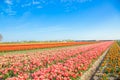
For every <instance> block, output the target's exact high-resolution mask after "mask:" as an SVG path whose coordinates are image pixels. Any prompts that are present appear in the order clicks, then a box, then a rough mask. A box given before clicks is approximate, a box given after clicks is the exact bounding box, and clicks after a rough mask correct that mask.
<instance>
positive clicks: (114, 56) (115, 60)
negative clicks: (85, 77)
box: [94, 43, 120, 80]
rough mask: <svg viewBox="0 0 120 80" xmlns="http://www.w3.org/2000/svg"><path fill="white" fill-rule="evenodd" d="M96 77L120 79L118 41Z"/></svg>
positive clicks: (98, 78) (101, 79) (100, 79)
mask: <svg viewBox="0 0 120 80" xmlns="http://www.w3.org/2000/svg"><path fill="white" fill-rule="evenodd" d="M94 79H95V80H120V47H119V46H118V44H117V43H114V44H113V45H112V46H111V48H110V50H109V52H108V54H107V55H106V57H105V58H104V60H103V62H102V64H101V66H100V67H99V70H98V71H97V72H96V74H95V76H94Z"/></svg>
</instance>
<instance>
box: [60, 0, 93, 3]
mask: <svg viewBox="0 0 120 80" xmlns="http://www.w3.org/2000/svg"><path fill="white" fill-rule="evenodd" d="M87 1H92V0H61V2H81V3H82V2H87Z"/></svg>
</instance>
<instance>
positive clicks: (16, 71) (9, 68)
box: [0, 42, 112, 80]
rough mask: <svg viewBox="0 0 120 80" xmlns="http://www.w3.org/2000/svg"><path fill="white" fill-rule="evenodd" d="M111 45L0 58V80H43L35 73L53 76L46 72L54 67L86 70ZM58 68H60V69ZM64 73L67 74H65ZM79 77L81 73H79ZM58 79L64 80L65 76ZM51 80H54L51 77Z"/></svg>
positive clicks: (94, 45) (98, 44)
mask: <svg viewBox="0 0 120 80" xmlns="http://www.w3.org/2000/svg"><path fill="white" fill-rule="evenodd" d="M111 43H112V42H103V43H96V44H91V45H88V46H87V45H86V46H78V47H74V48H73V47H72V48H62V49H58V50H49V51H44V52H36V53H28V54H16V55H4V56H0V59H1V62H2V63H0V66H1V67H0V79H8V80H9V79H10V80H11V79H12V80H14V79H15V80H18V79H19V80H22V79H23V80H26V79H38V80H40V79H41V80H42V79H43V78H41V76H39V75H36V73H37V74H38V73H39V72H42V74H43V73H45V72H46V75H47V74H48V75H54V74H49V73H48V72H47V71H46V70H50V71H52V70H55V69H56V66H57V67H58V68H57V69H61V68H62V67H64V68H63V69H65V71H67V70H66V68H67V67H68V69H71V70H72V71H74V69H75V66H80V65H81V66H83V69H85V70H86V69H87V67H88V65H89V64H90V63H91V62H90V61H91V60H92V58H94V57H95V56H99V55H100V53H102V52H101V51H104V50H105V49H106V48H107V47H108V46H110V44H111ZM104 45H105V46H104ZM98 52H99V53H98ZM81 53H82V54H81ZM83 53H84V55H83ZM93 53H94V54H93ZM87 54H89V55H87ZM90 55H91V56H90ZM87 56H88V57H87ZM87 58H89V61H88V62H87V61H86V59H87ZM84 59H85V60H84ZM90 59H91V60H90ZM82 62H83V63H82ZM77 64H78V65H77ZM70 65H71V66H70ZM60 66H62V67H61V68H60ZM69 66H70V67H69ZM65 67H66V68H65ZM55 71H56V70H55ZM60 71H62V70H60ZM65 73H66V74H67V72H65ZM72 73H73V72H71V74H72ZM60 74H64V72H63V73H62V72H60ZM40 75H41V73H40ZM46 75H45V74H43V75H42V77H45V76H46ZM72 75H73V74H72ZM75 75H76V74H75V73H74V77H75ZM79 75H81V72H79ZM76 76H77V75H76ZM11 77H12V78H11ZM39 77H40V78H39ZM50 77H51V76H49V77H46V78H47V79H50ZM59 77H61V78H62V77H64V78H66V77H65V76H59ZM74 77H73V78H74ZM51 78H52V79H54V78H53V77H51ZM71 78H72V77H71ZM62 79H63V78H62ZM67 79H70V76H68V77H67Z"/></svg>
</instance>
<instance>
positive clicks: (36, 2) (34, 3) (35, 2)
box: [32, 0, 40, 5]
mask: <svg viewBox="0 0 120 80" xmlns="http://www.w3.org/2000/svg"><path fill="white" fill-rule="evenodd" d="M32 3H33V5H36V4H40V2H39V1H35V0H33V2H32Z"/></svg>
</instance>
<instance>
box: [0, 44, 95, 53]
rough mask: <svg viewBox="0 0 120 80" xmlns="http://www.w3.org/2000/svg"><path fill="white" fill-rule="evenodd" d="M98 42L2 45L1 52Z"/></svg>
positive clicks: (0, 46)
mask: <svg viewBox="0 0 120 80" xmlns="http://www.w3.org/2000/svg"><path fill="white" fill-rule="evenodd" d="M92 43H96V42H61V43H60V42H54V43H41V44H40V43H36V44H35V43H33V44H28V43H26V44H2V45H0V52H5V51H15V50H29V49H39V48H52V47H62V46H73V45H83V44H92Z"/></svg>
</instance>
